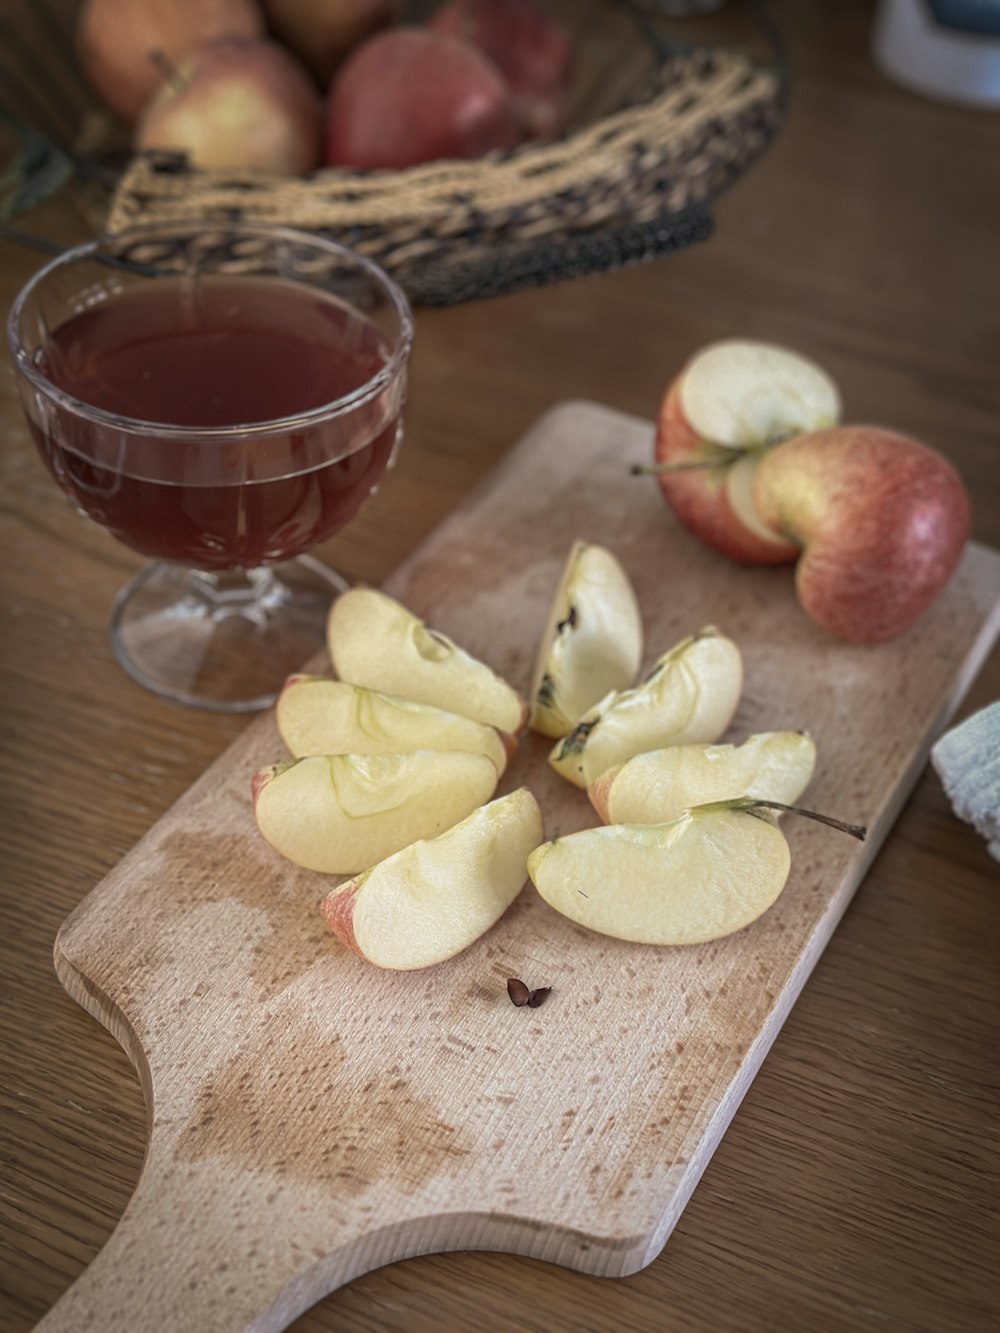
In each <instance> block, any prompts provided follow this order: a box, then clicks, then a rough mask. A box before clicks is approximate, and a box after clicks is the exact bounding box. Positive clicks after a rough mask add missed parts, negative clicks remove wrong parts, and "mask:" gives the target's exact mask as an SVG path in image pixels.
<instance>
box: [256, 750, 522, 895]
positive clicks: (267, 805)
mask: <svg viewBox="0 0 1000 1333" xmlns="http://www.w3.org/2000/svg"><path fill="white" fill-rule="evenodd" d="M496 785H497V770H496V767H495V765H494V763H493V761H492V760H491V759H488V758H487V757H486V755H484V754H469V753H467V752H466V751H463V750H414V751H413V752H412V753H411V754H384V755H356V754H337V755H311V756H309V757H308V758H306V759H296V760H293V761H292V762H291V763H282V764H272V765H271V766H270V768H264V769H261V770H260V772H259V773H257V774H256V775H255V777H254V779H253V798H254V811H255V814H256V816H257V826H258V828H259V829H260V831H261V833H262V834H263V835H264V837H265V838H266V839H267V841H268V842H269V843H270V844H271V846H272V847H274V848H275V849H276V850H277V851H279V852H280V853H281V854H282V856H286V857H287V858H288V860H289V861H294V862H295V864H296V865H300V866H305V868H306V869H307V870H319V871H321V872H323V873H324V874H328V875H354V874H357V873H358V871H360V870H364V869H366V868H367V867H368V866H371V865H374V864H375V862H376V861H381V860H382V859H383V857H386V856H391V855H392V854H393V852H398V851H399V850H400V849H401V848H403V847H405V846H406V845H407V844H408V843H411V842H414V841H415V840H416V839H417V838H433V837H435V836H436V835H437V834H439V833H443V832H444V831H445V830H446V829H449V828H451V827H452V825H453V824H457V823H458V821H459V820H460V819H464V818H465V817H466V815H468V814H470V813H471V812H472V811H473V810H475V808H476V806H478V805H482V804H483V802H484V801H488V800H489V798H490V797H491V796H492V795H493V792H494V791H495V790H496Z"/></svg>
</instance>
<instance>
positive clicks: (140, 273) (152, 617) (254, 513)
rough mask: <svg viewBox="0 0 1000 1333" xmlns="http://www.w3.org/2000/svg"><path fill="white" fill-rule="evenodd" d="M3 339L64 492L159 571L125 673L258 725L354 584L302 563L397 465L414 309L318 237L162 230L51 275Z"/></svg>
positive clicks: (150, 571)
mask: <svg viewBox="0 0 1000 1333" xmlns="http://www.w3.org/2000/svg"><path fill="white" fill-rule="evenodd" d="M9 337H10V345H11V350H12V353H13V357H14V365H15V367H16V369H17V372H18V380H19V385H20V389H21V396H22V401H23V404H24V409H25V413H26V415H27V419H28V423H29V426H30V428H31V432H32V434H33V436H34V439H35V442H36V444H37V446H38V448H39V450H40V452H41V455H42V457H43V459H44V460H45V462H46V463H47V465H48V467H49V469H50V470H51V471H52V473H53V475H54V476H55V478H56V480H57V481H58V482H59V484H60V486H61V487H62V488H63V490H64V491H65V492H66V493H67V494H68V495H69V496H70V497H71V498H72V499H73V500H74V501H75V503H76V504H77V506H78V507H79V508H80V509H81V510H82V511H83V512H84V513H85V514H87V515H89V516H90V517H91V518H92V519H94V520H95V521H96V522H97V523H99V524H101V525H103V526H104V527H105V528H106V529H107V530H108V531H109V532H110V533H111V534H112V535H113V536H114V537H116V538H117V539H118V540H119V541H121V542H123V543H124V544H125V545H126V546H129V547H131V548H132V549H133V550H135V551H138V552H140V553H141V554H142V555H145V556H149V557H152V558H153V563H152V564H150V565H147V566H146V567H145V568H143V569H142V570H140V572H139V573H138V574H137V575H136V576H135V577H134V578H133V579H132V580H131V582H130V583H129V584H128V585H127V586H126V587H125V588H124V589H123V590H122V591H121V593H120V594H119V595H118V598H117V601H116V603H115V607H114V612H113V617H112V624H111V641H112V645H113V647H114V651H115V654H116V655H117V657H118V659H119V661H120V662H121V664H122V665H123V666H124V668H125V669H126V671H128V672H129V674H130V675H131V676H133V677H134V678H135V679H136V680H137V681H139V682H140V683H141V684H143V685H145V686H146V687H148V688H149V689H151V690H154V691H156V692H157V693H158V694H161V695H165V696H166V697H168V698H170V699H174V700H177V701H179V702H181V703H185V704H191V705H196V706H200V707H204V708H212V709H218V710H222V711H229V712H246V711H250V710H253V709H258V708H263V707H266V706H267V705H268V704H270V703H271V702H272V701H273V700H274V698H275V695H276V693H277V691H278V689H279V688H280V686H281V683H282V682H283V680H284V678H285V676H286V675H287V674H288V673H289V672H290V671H292V670H294V669H296V668H297V667H298V666H300V665H301V664H302V663H303V662H304V661H305V660H306V659H307V658H308V657H309V656H310V655H311V654H312V652H314V651H315V649H316V648H317V647H319V645H320V644H321V643H322V641H323V632H324V626H325V620H326V615H327V612H328V610H329V606H330V603H331V600H332V598H333V597H334V596H335V595H336V594H337V592H339V591H342V590H343V589H344V587H345V586H346V584H345V582H344V580H343V579H342V578H341V577H340V576H339V575H338V574H336V573H335V572H334V571H333V570H331V569H329V568H327V567H326V566H325V565H323V564H321V563H320V562H319V561H318V560H316V559H314V558H313V557H311V556H309V555H306V554H304V553H305V552H306V551H307V550H309V549H310V548H311V547H313V546H316V545H317V544H318V543H320V542H323V541H325V540H326V539H327V538H329V537H331V536H333V534H334V533H336V532H338V531H339V530H340V529H341V528H342V527H343V526H344V524H345V523H347V522H348V521H349V520H350V519H351V518H352V517H353V516H354V514H355V513H356V512H357V510H358V509H359V508H360V506H361V505H362V503H363V502H364V501H365V499H366V498H367V497H368V496H369V495H370V494H371V492H372V491H373V490H374V489H375V487H376V485H377V483H378V481H379V480H380V478H381V477H382V475H383V473H384V472H385V470H386V468H387V467H389V466H390V465H391V463H392V461H393V459H394V457H395V454H396V451H397V449H398V447H399V443H400V439H401V432H402V421H401V417H402V410H403V405H404V400H405V394H406V371H407V361H408V357H409V352H410V347H411V343H412V337H413V323H412V318H411V314H410V310H409V306H408V304H407V301H406V298H405V296H404V295H403V293H402V292H401V291H400V289H399V288H398V286H397V285H396V284H395V283H394V282H393V281H392V280H391V279H390V278H389V277H388V276H387V275H386V274H385V273H384V272H382V270H381V269H380V268H379V267H378V266H377V265H375V264H373V263H372V262H370V261H369V260H366V259H364V258H362V257H360V256H359V255H356V254H354V253H353V252H352V251H350V250H348V249H346V248H345V247H343V246H342V245H339V244H337V243H335V242H333V241H330V240H326V239H324V238H322V237H319V236H315V235H311V234H307V233H303V232H297V231H294V230H292V229H290V228H286V227H279V226H268V225H264V224H260V225H258V224H242V223H240V224H234V225H228V224H225V223H210V222H206V223H204V224H202V225H193V224H192V223H190V222H186V223H163V224H159V225H149V226H142V227H136V228H134V229H132V230H130V231H128V232H125V233H122V234H120V235H118V236H115V237H111V238H103V239H100V240H95V241H91V242H89V243H87V244H85V245H81V246H79V247H77V248H76V249H74V250H70V251H68V252H66V253H65V254H63V255H61V256H60V257H59V258H58V259H56V260H54V261H53V262H52V263H50V264H48V265H47V266H46V267H45V268H43V269H42V270H41V271H40V272H39V273H37V274H36V275H35V276H34V277H33V278H32V279H31V280H30V282H29V283H28V284H27V286H26V287H25V288H24V290H23V291H22V292H21V294H20V295H19V297H18V298H17V300H16V301H15V303H14V306H13V307H12V310H11V314H10V320H9Z"/></svg>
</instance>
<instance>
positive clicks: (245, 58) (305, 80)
mask: <svg viewBox="0 0 1000 1333" xmlns="http://www.w3.org/2000/svg"><path fill="white" fill-rule="evenodd" d="M322 137H323V108H322V102H321V100H320V97H319V94H318V93H317V92H316V89H315V87H314V86H313V83H312V80H311V79H310V77H309V75H308V73H307V72H306V70H305V69H304V68H303V66H302V65H300V64H299V63H298V61H297V60H296V59H295V57H294V56H292V55H290V54H289V52H288V51H286V50H285V49H284V47H282V46H279V45H278V44H277V43H276V42H269V41H264V40H254V39H245V40H239V39H234V40H232V41H224V42H214V43H212V44H211V45H210V46H205V47H202V48H200V49H199V50H198V51H196V52H195V53H194V55H192V56H190V57H189V58H188V59H187V60H185V61H184V62H182V64H181V65H180V66H178V68H177V69H176V70H175V71H173V72H172V73H171V74H169V75H168V77H167V80H166V82H165V84H164V86H163V89H162V91H161V92H160V95H159V96H158V97H157V98H156V99H155V100H154V101H153V102H152V103H151V104H150V106H148V107H147V108H146V111H145V112H144V113H143V116H142V119H141V120H140V122H139V124H138V126H137V127H136V136H135V146H136V148H137V149H140V150H142V149H151V148H159V149H167V150H171V151H175V152H183V153H186V154H187V155H188V158H189V160H190V161H191V163H192V164H193V165H194V166H196V167H201V168H203V169H205V170H222V171H230V170H253V171H267V172H272V173H274V174H277V175H290V176H301V175H305V174H306V173H307V172H309V171H312V170H313V169H314V168H315V167H317V166H318V165H319V161H320V156H321V151H322Z"/></svg>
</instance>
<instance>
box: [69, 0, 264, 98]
mask: <svg viewBox="0 0 1000 1333" xmlns="http://www.w3.org/2000/svg"><path fill="white" fill-rule="evenodd" d="M263 35H264V18H263V15H262V14H261V12H260V10H259V9H258V7H257V5H256V4H255V3H254V0H85V3H84V5H83V8H82V9H81V11H80V17H79V20H78V24H77V54H78V58H79V61H80V66H81V68H82V70H83V73H84V75H85V77H86V78H87V81H88V82H89V83H90V85H91V86H92V87H93V89H94V91H95V92H96V93H97V94H98V95H99V96H100V97H101V99H102V100H103V101H104V102H106V103H107V105H108V106H109V107H111V109H112V110H113V111H116V112H117V113H118V115H120V116H122V117H123V118H124V119H125V120H129V121H131V120H135V119H136V118H137V117H138V116H139V114H140V113H141V112H142V110H143V108H144V107H145V106H146V105H147V103H149V102H150V101H151V100H152V98H153V97H155V95H156V93H157V92H158V91H159V89H160V87H161V85H162V83H163V74H162V72H161V70H160V69H159V68H158V67H157V65H156V64H155V63H154V57H155V56H156V55H157V53H159V55H160V57H161V59H162V58H163V57H165V58H166V60H167V61H168V62H169V63H170V64H172V65H177V64H179V63H180V62H181V61H182V60H184V59H185V57H186V56H189V55H190V54H191V53H192V52H193V51H195V50H196V49H197V48H198V47H199V46H204V45H205V44H206V43H207V42H214V41H218V40H219V39H220V38H223V37H263Z"/></svg>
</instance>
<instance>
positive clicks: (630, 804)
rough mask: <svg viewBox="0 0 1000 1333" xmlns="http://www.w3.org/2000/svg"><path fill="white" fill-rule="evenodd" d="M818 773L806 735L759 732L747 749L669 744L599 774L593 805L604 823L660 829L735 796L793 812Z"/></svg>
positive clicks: (747, 742)
mask: <svg viewBox="0 0 1000 1333" xmlns="http://www.w3.org/2000/svg"><path fill="white" fill-rule="evenodd" d="M815 767H816V746H815V743H814V742H813V740H812V738H811V737H810V736H808V735H806V733H805V732H802V731H762V732H759V733H758V734H757V735H755V736H750V737H749V738H748V739H747V740H745V741H744V742H743V744H742V745H672V746H669V747H667V748H666V749H661V750H650V751H649V752H647V753H646V754H637V755H635V756H634V757H633V758H632V759H629V760H628V762H627V763H625V764H621V765H619V766H617V767H615V768H610V769H608V770H607V772H605V773H602V774H601V776H600V777H599V778H598V779H597V781H596V782H595V783H594V785H593V786H592V787H591V788H590V792H589V795H590V800H591V804H592V805H593V807H594V809H595V810H596V811H597V813H598V814H599V815H600V817H601V819H602V820H603V821H604V822H605V824H661V823H667V822H668V821H669V820H671V819H677V818H678V817H679V816H680V815H681V814H683V812H684V811H685V810H689V809H690V808H691V807H692V806H696V805H707V804H710V803H711V802H713V801H725V800H729V799H731V798H733V797H738V796H752V797H763V798H766V799H768V800H772V801H779V802H781V803H783V804H785V805H790V804H792V803H793V802H794V801H797V800H798V799H799V797H800V796H801V795H802V793H803V792H804V791H805V789H806V787H807V786H808V785H809V781H810V779H811V778H812V775H813V770H814V769H815Z"/></svg>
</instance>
